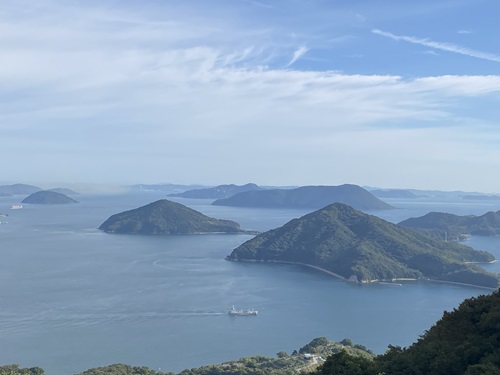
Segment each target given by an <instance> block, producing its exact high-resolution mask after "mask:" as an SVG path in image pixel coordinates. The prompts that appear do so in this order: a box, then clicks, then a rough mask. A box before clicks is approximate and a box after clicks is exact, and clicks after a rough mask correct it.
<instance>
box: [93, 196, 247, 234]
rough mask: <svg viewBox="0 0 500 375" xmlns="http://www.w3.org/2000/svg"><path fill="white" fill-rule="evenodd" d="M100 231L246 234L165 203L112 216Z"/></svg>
mask: <svg viewBox="0 0 500 375" xmlns="http://www.w3.org/2000/svg"><path fill="white" fill-rule="evenodd" d="M99 229H101V230H103V231H105V232H108V233H129V234H197V233H246V232H245V231H244V230H241V229H240V225H239V224H238V223H235V222H234V221H230V220H219V219H213V218H211V217H208V216H205V215H203V214H202V213H200V212H198V211H195V210H193V209H191V208H189V207H186V206H184V205H182V204H180V203H175V202H171V201H169V200H166V199H162V200H159V201H156V202H153V203H150V204H148V205H146V206H143V207H139V208H136V209H134V210H130V211H126V212H122V213H119V214H116V215H113V216H111V217H110V218H109V219H108V220H106V221H105V222H104V223H103V224H102V225H101V226H100V227H99Z"/></svg>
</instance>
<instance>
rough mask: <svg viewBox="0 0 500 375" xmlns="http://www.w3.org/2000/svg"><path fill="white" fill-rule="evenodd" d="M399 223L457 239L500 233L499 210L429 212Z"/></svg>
mask: <svg viewBox="0 0 500 375" xmlns="http://www.w3.org/2000/svg"><path fill="white" fill-rule="evenodd" d="M399 225H401V226H403V227H407V228H419V229H426V230H430V231H435V232H437V234H439V235H441V236H446V237H447V238H448V239H450V240H458V239H460V238H462V237H463V236H464V235H465V236H466V235H476V236H496V235H499V234H500V211H497V212H493V211H490V212H487V213H485V214H484V215H481V216H475V215H467V216H459V215H454V214H448V213H444V212H430V213H428V214H427V215H424V216H420V217H416V218H410V219H407V220H404V221H402V222H400V223H399Z"/></svg>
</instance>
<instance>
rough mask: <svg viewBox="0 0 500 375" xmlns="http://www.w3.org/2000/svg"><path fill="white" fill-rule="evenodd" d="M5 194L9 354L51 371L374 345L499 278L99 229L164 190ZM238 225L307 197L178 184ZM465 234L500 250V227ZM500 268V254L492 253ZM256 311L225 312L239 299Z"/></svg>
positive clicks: (278, 221) (404, 212)
mask: <svg viewBox="0 0 500 375" xmlns="http://www.w3.org/2000/svg"><path fill="white" fill-rule="evenodd" d="M22 198H24V197H19V196H16V197H0V213H1V214H8V216H0V221H1V224H0V365H7V364H19V365H20V366H21V367H34V366H38V367H42V368H43V369H44V370H45V372H46V373H47V374H48V375H63V374H76V373H79V372H82V371H84V370H86V369H89V368H93V367H99V366H106V365H110V364H113V363H125V364H129V365H132V366H147V367H149V368H151V369H154V370H159V371H165V372H168V371H173V372H180V371H181V370H183V369H186V368H193V367H199V366H202V365H208V364H219V363H222V362H225V361H229V360H234V359H238V358H241V357H245V356H252V355H265V356H275V355H276V353H277V352H279V351H286V352H288V353H291V352H292V351H293V350H299V349H300V348H301V347H302V346H304V345H306V344H307V343H309V342H310V341H311V340H312V339H314V338H316V337H326V338H327V339H329V340H331V341H341V340H343V339H344V338H349V339H351V340H352V341H353V342H354V343H356V344H361V345H364V346H366V347H367V348H368V349H371V350H372V351H373V352H375V353H377V354H379V353H383V352H384V351H385V350H386V349H387V347H388V345H398V346H401V347H407V346H409V345H411V344H412V343H413V342H415V341H416V340H418V339H419V337H420V336H421V335H423V334H424V333H425V331H426V330H428V329H429V328H430V327H431V326H432V325H433V324H435V322H436V321H437V320H439V319H440V318H441V316H442V314H443V312H444V311H452V310H453V309H455V308H457V307H458V305H459V304H460V303H461V302H462V301H463V300H464V299H466V298H471V297H477V296H479V295H482V294H489V293H491V291H490V290H487V289H481V288H475V287H468V286H458V285H451V284H443V283H431V282H423V281H422V282H402V283H401V284H400V285H384V284H372V285H354V284H351V283H346V282H343V281H340V280H338V279H336V278H334V277H332V276H329V275H327V274H325V273H322V272H320V271H316V270H313V269H309V268H305V267H302V266H296V265H282V264H250V263H235V262H229V261H226V260H225V259H224V258H225V257H226V256H227V255H229V254H230V253H231V251H232V250H233V249H234V248H236V247H237V246H239V245H240V244H242V243H243V242H245V241H247V240H249V239H250V238H252V236H251V235H246V234H208V235H178V236H140V235H117V234H107V233H103V232H102V231H100V230H99V229H98V227H99V226H100V225H101V224H102V223H103V222H104V221H105V220H106V219H107V218H108V217H109V216H111V215H112V214H115V213H118V212H122V211H125V210H129V209H133V208H137V207H140V206H142V205H145V204H147V203H151V202H153V201H156V200H158V199H165V198H167V197H166V194H165V193H163V192H133V193H126V194H125V193H123V194H116V195H79V196H75V197H74V198H76V199H77V200H78V201H79V202H80V203H78V204H70V205H29V204H23V208H22V209H17V210H13V209H10V207H11V205H13V204H19V203H20V201H21V199H22ZM169 199H172V200H175V201H177V202H179V203H182V204H185V205H187V206H189V207H191V208H193V209H195V210H198V211H200V212H202V213H204V214H206V215H208V216H211V217H215V218H220V219H229V220H234V221H237V222H238V223H240V225H241V227H242V228H243V229H249V230H256V231H266V230H269V229H273V228H277V227H279V226H281V225H283V224H285V223H286V222H288V221H289V220H291V219H293V218H298V217H301V216H303V215H305V214H307V213H309V211H305V210H294V209H252V208H237V207H223V206H213V205H211V202H212V201H211V200H195V199H183V198H175V199H174V198H169ZM385 201H386V202H388V203H390V204H391V205H393V206H395V207H396V208H397V209H394V210H383V211H371V212H368V213H369V214H372V215H376V216H379V217H381V218H383V219H385V220H388V221H390V222H394V223H397V222H399V221H401V220H404V219H406V218H409V217H417V216H421V215H424V214H426V213H428V212H430V211H440V212H450V213H455V214H459V215H468V214H475V215H481V214H484V213H486V212H488V211H498V210H499V209H500V201H490V200H484V201H482V200H467V199H463V198H461V197H460V196H453V197H451V198H450V197H448V196H425V197H420V198H416V199H385ZM464 244H466V245H469V246H471V247H473V248H476V249H481V250H488V251H490V252H491V253H493V255H495V257H497V258H500V237H471V238H470V239H469V240H467V241H465V242H464ZM484 267H485V268H487V269H488V270H489V271H492V272H500V265H499V263H493V264H488V265H485V266H484ZM233 305H234V306H235V307H236V308H238V309H239V308H242V309H249V308H254V309H257V310H258V311H259V314H258V315H257V316H229V315H228V314H227V312H228V311H229V309H230V308H231V307H232V306H233Z"/></svg>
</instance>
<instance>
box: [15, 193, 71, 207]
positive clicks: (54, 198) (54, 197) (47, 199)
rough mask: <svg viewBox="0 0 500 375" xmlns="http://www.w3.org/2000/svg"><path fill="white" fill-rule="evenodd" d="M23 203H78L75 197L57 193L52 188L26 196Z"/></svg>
mask: <svg viewBox="0 0 500 375" xmlns="http://www.w3.org/2000/svg"><path fill="white" fill-rule="evenodd" d="M21 203H30V204H70V203H78V202H77V201H76V200H74V199H73V198H70V197H68V196H67V195H65V194H61V193H57V192H55V191H50V190H42V191H37V192H36V193H33V194H31V195H29V196H28V197H26V198H24V199H23V201H22V202H21Z"/></svg>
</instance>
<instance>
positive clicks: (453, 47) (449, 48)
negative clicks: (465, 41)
mask: <svg viewBox="0 0 500 375" xmlns="http://www.w3.org/2000/svg"><path fill="white" fill-rule="evenodd" d="M372 33H373V34H376V35H380V36H383V37H386V38H390V39H393V40H396V41H398V42H399V41H403V42H408V43H412V44H418V45H421V46H425V47H429V48H434V49H437V50H440V51H446V52H452V53H456V54H459V55H464V56H469V57H474V58H477V59H482V60H488V61H493V62H497V63H500V55H495V54H493V53H489V52H483V51H477V50H474V49H471V48H467V47H463V46H460V45H457V44H453V43H445V42H436V41H433V40H430V39H427V38H417V37H414V36H404V35H396V34H393V33H390V32H387V31H382V30H379V29H373V30H372Z"/></svg>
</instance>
